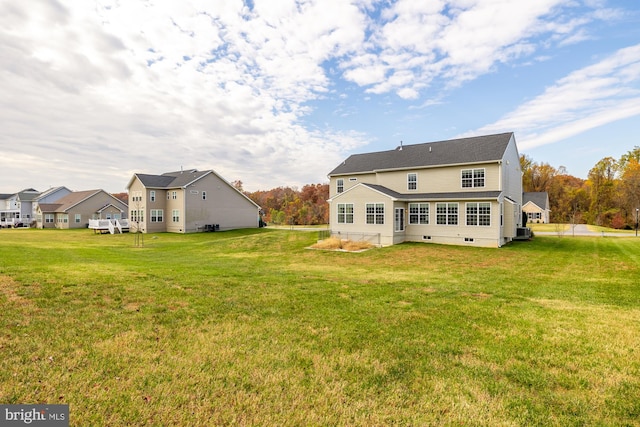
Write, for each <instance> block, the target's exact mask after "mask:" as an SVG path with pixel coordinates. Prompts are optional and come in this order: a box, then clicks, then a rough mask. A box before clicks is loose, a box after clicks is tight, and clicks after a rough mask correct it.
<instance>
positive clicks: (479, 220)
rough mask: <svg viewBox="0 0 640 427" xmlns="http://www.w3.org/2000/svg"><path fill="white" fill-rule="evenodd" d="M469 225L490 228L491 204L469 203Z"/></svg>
mask: <svg viewBox="0 0 640 427" xmlns="http://www.w3.org/2000/svg"><path fill="white" fill-rule="evenodd" d="M467 225H479V226H490V225H491V203H489V202H479V203H475V202H474V203H467Z"/></svg>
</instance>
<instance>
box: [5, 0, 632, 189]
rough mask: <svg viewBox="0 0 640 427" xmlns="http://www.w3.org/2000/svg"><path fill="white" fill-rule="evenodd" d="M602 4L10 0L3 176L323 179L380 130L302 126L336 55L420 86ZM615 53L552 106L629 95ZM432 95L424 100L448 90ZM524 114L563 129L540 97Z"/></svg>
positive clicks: (379, 77) (455, 81) (502, 56)
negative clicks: (195, 172)
mask: <svg viewBox="0 0 640 427" xmlns="http://www.w3.org/2000/svg"><path fill="white" fill-rule="evenodd" d="M250 4H251V5H252V6H250ZM592 6H593V7H594V8H596V9H598V10H596V11H595V12H594V13H592V14H586V15H585V17H583V18H578V17H575V16H573V15H572V13H571V11H572V10H574V7H575V6H574V3H573V2H566V1H562V0H538V1H534V2H512V1H508V0H448V1H446V0H432V1H423V0H398V1H395V2H387V1H385V0H351V1H344V0H323V1H320V0H308V1H300V0H278V1H275V2H274V1H268V0H255V1H254V2H252V3H249V2H242V1H226V0H215V1H210V0H185V1H180V2H177V1H170V0H157V1H154V2H149V1H143V0H127V1H119V0H94V1H90V0H65V1H64V2H62V1H59V0H30V1H28V2H2V3H0V62H1V63H2V67H1V68H0V93H2V97H0V115H1V117H2V118H3V132H2V133H0V144H1V145H2V147H11V155H6V156H5V155H3V156H0V169H2V170H3V176H7V177H10V179H6V180H5V181H4V182H3V183H2V185H4V186H6V185H14V184H12V182H15V183H16V184H15V185H16V186H17V185H20V184H17V183H18V182H24V177H25V176H27V177H28V180H29V181H28V184H27V186H34V187H36V188H37V187H38V186H41V187H43V186H48V185H66V186H68V187H70V188H74V189H85V188H86V187H102V188H105V189H106V190H108V191H122V190H124V188H123V187H124V186H125V185H126V183H127V182H128V180H129V178H130V176H131V174H132V173H133V172H145V173H160V172H164V171H167V170H177V169H178V168H179V167H180V166H183V167H197V168H213V169H215V170H216V171H217V172H219V173H220V174H221V175H222V176H225V177H226V178H227V179H229V180H234V179H241V180H242V181H243V182H245V185H246V188H248V189H258V188H260V189H265V188H270V187H272V186H280V185H302V184H304V183H310V182H316V181H319V180H324V179H325V176H326V173H327V172H328V171H330V170H331V169H332V168H333V167H334V166H335V165H336V164H338V163H339V162H340V161H341V160H342V159H343V158H344V156H345V155H346V153H348V152H349V151H350V150H353V149H355V148H357V147H361V146H363V145H365V144H366V143H367V142H368V141H369V140H370V138H369V137H367V136H366V135H362V134H359V133H357V132H350V131H348V130H347V131H339V130H335V129H333V128H331V127H326V128H324V129H320V130H317V129H310V128H306V127H305V126H304V125H303V123H304V121H303V120H304V119H305V118H306V117H307V116H308V115H309V114H310V111H311V110H310V106H309V103H310V101H314V100H316V99H319V98H322V97H323V96H326V95H327V94H333V93H337V92H338V91H337V90H336V87H337V86H338V85H339V83H342V82H338V81H332V80H331V79H332V78H339V77H336V76H335V75H332V74H330V72H329V71H328V70H327V69H326V65H327V63H331V66H332V67H334V68H335V69H336V70H338V71H340V72H342V75H341V76H340V77H341V78H342V79H344V80H346V81H347V82H352V83H354V84H355V85H358V86H361V87H364V88H366V91H367V92H369V93H370V94H386V93H395V94H396V95H397V96H398V97H399V98H401V99H405V100H420V98H421V97H422V96H423V95H424V94H425V91H426V89H427V88H430V87H432V86H435V87H436V92H438V91H440V90H441V89H442V88H443V87H448V86H456V85H460V84H462V83H464V82H465V81H468V80H471V79H474V78H476V77H477V76H479V75H481V74H483V73H487V72H491V71H492V70H493V69H494V68H495V67H496V64H499V63H501V62H511V61H514V60H515V59H519V58H524V59H526V60H529V61H531V60H532V58H531V56H532V55H534V54H537V55H538V56H540V55H541V54H543V53H544V52H543V53H541V52H539V50H540V47H541V46H544V45H545V43H569V42H572V41H576V40H579V39H581V38H582V39H584V38H585V37H588V36H589V34H588V33H585V32H584V27H585V25H586V24H588V23H589V22H591V21H593V20H594V19H610V18H612V17H614V16H616V13H615V11H612V10H608V11H605V10H604V9H602V6H601V5H600V4H596V3H594V4H593V5H592ZM581 10H582V11H583V9H581ZM619 55H622V53H620V54H619ZM629 55H631V56H632V57H633V55H634V54H633V53H629ZM618 60H619V61H620V62H621V65H620V66H618V67H617V68H616V70H617V71H616V73H615V74H614V75H613V76H611V75H608V74H606V73H604V72H599V71H598V70H595V69H594V70H592V71H590V72H591V73H593V74H595V75H596V76H600V77H601V78H600V79H596V78H592V77H584V78H581V77H580V75H578V74H576V75H571V76H568V77H567V79H568V80H567V81H565V82H558V85H557V86H558V87H557V88H555V89H554V88H550V89H549V93H546V94H545V96H546V99H547V100H548V102H545V103H544V104H545V106H546V107H547V108H548V107H550V106H554V105H555V104H557V105H556V106H555V108H556V110H557V111H556V113H555V114H556V116H557V117H566V118H567V119H568V120H569V121H571V120H573V117H574V115H575V114H576V111H574V110H572V109H566V108H563V105H562V104H563V97H566V96H567V95H566V93H570V94H571V96H572V97H573V98H572V99H573V100H574V102H576V103H579V102H583V103H587V102H594V101H595V102H596V104H598V105H599V106H600V108H603V106H604V98H603V97H604V96H605V94H606V93H609V94H610V95H613V96H614V97H616V96H621V95H620V94H618V93H616V92H615V87H616V86H615V84H613V83H611V82H610V81H609V80H608V79H614V80H615V81H616V82H627V83H626V84H627V86H626V87H630V85H631V83H628V82H635V81H636V78H637V70H636V69H635V68H634V67H633V66H632V65H631V64H630V63H628V60H625V59H623V58H618ZM610 65H611V64H604V65H603V67H605V68H606V67H607V66H610ZM625 79H626V80H625ZM573 80H576V81H575V82H574V81H573ZM587 80H588V81H587ZM574 87H577V88H581V89H583V90H585V91H587V92H585V94H584V95H583V97H584V98H582V99H581V98H579V97H578V96H576V95H575V93H574V89H573V88H574ZM594 93H596V94H600V95H598V96H596V97H595V98H594V97H593V96H592V95H591V94H594ZM627 95H628V94H627ZM336 96H338V97H340V96H341V95H340V94H339V93H337V95H336ZM357 98H358V97H355V96H354V97H353V99H357ZM361 99H364V100H365V101H367V100H371V98H370V97H367V96H365V97H362V98H361ZM430 99H431V101H429V100H420V101H419V102H418V103H419V104H422V105H433V104H436V103H440V102H442V101H441V100H442V99H443V97H442V96H441V95H440V94H439V93H436V95H435V96H434V95H433V94H430ZM626 99H627V100H629V102H631V101H630V100H631V98H630V97H629V96H627V98H626ZM542 101H544V99H542V100H541V101H540V102H542ZM576 108H577V107H576ZM594 108H595V109H594V110H593V111H591V113H595V112H597V108H596V107H594ZM633 108H634V107H633V105H629V106H628V111H633ZM519 115H520V116H522V117H525V116H526V117H530V118H531V119H532V120H533V121H534V122H536V123H541V124H542V126H549V127H551V125H548V124H547V123H548V121H546V120H545V118H544V115H543V114H542V113H540V111H539V109H538V108H537V104H536V103H533V104H531V105H530V106H528V107H527V106H523V110H522V111H521V112H520V113H519ZM517 117H518V116H513V117H511V116H509V117H505V122H509V121H513V120H516V119H517ZM18 179H20V181H18ZM12 180H13V181H12ZM63 180H64V182H61V181H63ZM53 181H55V182H53Z"/></svg>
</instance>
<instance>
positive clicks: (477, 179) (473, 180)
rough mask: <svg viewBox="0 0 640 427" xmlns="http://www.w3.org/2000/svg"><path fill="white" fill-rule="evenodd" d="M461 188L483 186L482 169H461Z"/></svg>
mask: <svg viewBox="0 0 640 427" xmlns="http://www.w3.org/2000/svg"><path fill="white" fill-rule="evenodd" d="M461 178H462V188H477V187H484V169H483V168H480V169H462V175H461Z"/></svg>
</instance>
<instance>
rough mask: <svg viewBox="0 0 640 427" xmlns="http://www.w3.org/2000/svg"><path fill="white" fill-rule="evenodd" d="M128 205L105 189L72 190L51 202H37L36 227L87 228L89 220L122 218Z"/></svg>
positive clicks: (124, 216) (125, 215)
mask: <svg viewBox="0 0 640 427" xmlns="http://www.w3.org/2000/svg"><path fill="white" fill-rule="evenodd" d="M126 217H127V205H126V203H124V202H122V201H121V200H119V199H118V198H116V197H114V196H112V195H111V194H109V193H107V192H106V191H104V190H87V191H73V192H69V193H67V194H66V195H65V196H63V197H61V198H59V199H57V200H56V201H55V202H53V203H41V202H39V203H38V207H37V211H36V221H37V227H38V228H59V229H69V228H87V226H88V225H89V220H91V219H109V220H116V219H118V220H119V219H125V218H126Z"/></svg>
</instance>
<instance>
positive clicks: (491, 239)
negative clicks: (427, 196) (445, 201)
mask: <svg viewBox="0 0 640 427" xmlns="http://www.w3.org/2000/svg"><path fill="white" fill-rule="evenodd" d="M478 201H479V202H486V200H478ZM474 202H475V201H461V202H457V203H458V225H440V224H437V223H436V204H437V203H438V202H437V201H432V202H429V224H428V225H424V224H419V225H418V224H409V217H408V213H407V227H406V241H412V242H427V243H440V244H455V245H471V246H483V247H498V246H500V238H499V235H500V204H499V203H498V202H497V201H492V202H490V203H491V225H489V226H477V225H473V226H468V225H466V224H467V221H466V205H467V203H474ZM454 203H455V202H454ZM408 209H409V204H408V203H407V212H408ZM465 238H466V239H468V240H466V241H465ZM469 239H473V240H469Z"/></svg>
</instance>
